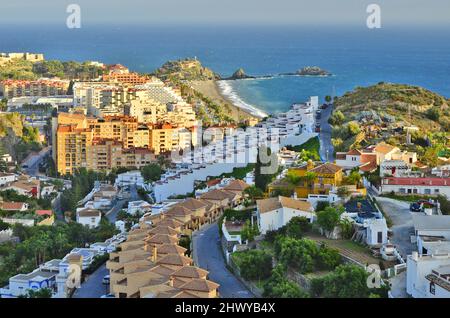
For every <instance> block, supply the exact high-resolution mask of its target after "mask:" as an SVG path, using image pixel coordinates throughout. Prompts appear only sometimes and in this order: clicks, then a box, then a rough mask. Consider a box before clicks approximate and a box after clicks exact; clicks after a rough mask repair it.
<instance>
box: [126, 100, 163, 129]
mask: <svg viewBox="0 0 450 318" xmlns="http://www.w3.org/2000/svg"><path fill="white" fill-rule="evenodd" d="M125 113H126V114H127V115H130V116H133V117H136V118H137V120H138V121H139V122H140V123H146V124H156V123H157V122H158V120H159V119H160V118H163V117H164V116H166V115H167V106H166V105H164V104H162V103H160V102H157V101H155V100H152V99H149V98H145V97H141V98H137V99H135V100H132V101H130V103H129V104H128V105H127V106H126V107H125Z"/></svg>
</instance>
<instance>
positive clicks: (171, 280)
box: [169, 276, 173, 287]
mask: <svg viewBox="0 0 450 318" xmlns="http://www.w3.org/2000/svg"><path fill="white" fill-rule="evenodd" d="M169 286H170V287H173V276H170V277H169Z"/></svg>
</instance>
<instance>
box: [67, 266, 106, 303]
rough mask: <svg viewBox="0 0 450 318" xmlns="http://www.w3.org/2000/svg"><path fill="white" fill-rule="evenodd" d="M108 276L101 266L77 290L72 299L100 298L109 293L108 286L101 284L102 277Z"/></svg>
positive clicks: (104, 267)
mask: <svg viewBox="0 0 450 318" xmlns="http://www.w3.org/2000/svg"><path fill="white" fill-rule="evenodd" d="M105 275H109V270H108V269H106V265H105V264H103V265H102V266H100V267H99V268H98V269H97V270H96V271H95V272H93V273H92V274H91V275H89V276H88V279H87V280H86V281H85V282H84V283H83V284H82V285H81V286H80V288H78V289H77V290H76V291H75V292H74V293H73V296H72V298H100V297H101V296H102V295H105V294H108V293H109V285H104V284H102V280H103V277H105Z"/></svg>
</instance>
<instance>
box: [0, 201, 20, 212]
mask: <svg viewBox="0 0 450 318" xmlns="http://www.w3.org/2000/svg"><path fill="white" fill-rule="evenodd" d="M24 205H25V203H24V202H2V203H0V208H1V209H2V210H6V211H18V210H21V209H22V208H23V207H24Z"/></svg>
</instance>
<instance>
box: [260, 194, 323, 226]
mask: <svg viewBox="0 0 450 318" xmlns="http://www.w3.org/2000/svg"><path fill="white" fill-rule="evenodd" d="M256 206H257V210H256V216H257V220H258V226H259V230H260V232H261V233H262V234H266V233H267V231H274V230H278V229H279V228H281V227H283V226H285V225H286V224H287V223H288V222H289V221H290V220H291V219H292V218H293V217H295V216H303V217H306V218H307V219H308V220H309V221H310V222H311V223H312V222H313V220H314V218H315V213H314V209H313V207H312V205H311V203H309V202H307V201H300V200H296V199H293V198H288V197H283V196H278V197H274V198H268V199H263V200H257V201H256Z"/></svg>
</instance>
